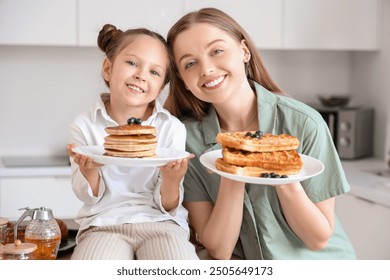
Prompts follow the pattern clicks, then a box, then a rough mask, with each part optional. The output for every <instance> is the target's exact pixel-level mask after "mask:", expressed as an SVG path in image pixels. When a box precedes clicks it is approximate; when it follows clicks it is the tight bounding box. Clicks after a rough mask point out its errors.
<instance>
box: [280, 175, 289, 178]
mask: <svg viewBox="0 0 390 280" xmlns="http://www.w3.org/2000/svg"><path fill="white" fill-rule="evenodd" d="M280 178H288V176H287V175H282V176H280Z"/></svg>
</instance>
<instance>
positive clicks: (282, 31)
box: [0, 0, 383, 50]
mask: <svg viewBox="0 0 390 280" xmlns="http://www.w3.org/2000/svg"><path fill="white" fill-rule="evenodd" d="M382 1H383V0H273V1H269V0H243V1H224V0H214V1H209V0H197V1H193V0H169V1H168V0H165V1H156V0H144V1H135V0H113V1H107V0H68V1H65V0H35V1H30V0H2V1H0V45H40V46H92V47H96V39H97V35H98V33H99V31H100V30H101V28H102V27H103V25H104V24H106V23H111V24H113V25H115V26H117V27H118V28H120V29H122V30H126V29H128V28H134V27H146V28H149V29H152V30H154V31H157V32H159V33H161V34H162V35H163V36H164V37H165V36H166V34H167V32H168V30H169V28H170V27H171V26H172V25H173V23H175V22H176V21H177V20H178V19H179V18H180V17H181V16H182V15H184V14H185V13H187V12H189V11H193V10H196V9H199V8H203V7H210V6H212V7H216V8H219V9H221V10H223V11H225V12H227V13H228V14H229V15H231V16H232V17H233V18H234V19H236V20H237V21H238V23H240V25H242V26H243V27H244V29H245V30H246V31H247V32H248V33H249V35H250V36H251V38H252V39H253V41H254V42H255V44H256V46H258V48H259V49H275V50H283V49H287V50H289V49H300V50H301V49H312V50H377V49H379V43H380V42H379V33H380V32H379V31H380V29H379V25H380V21H381V5H382Z"/></svg>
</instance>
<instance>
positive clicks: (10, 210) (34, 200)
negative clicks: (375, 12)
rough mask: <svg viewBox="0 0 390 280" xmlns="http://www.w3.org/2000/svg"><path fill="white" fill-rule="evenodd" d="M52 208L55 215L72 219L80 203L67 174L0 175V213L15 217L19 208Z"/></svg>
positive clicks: (3, 215) (18, 212)
mask: <svg viewBox="0 0 390 280" xmlns="http://www.w3.org/2000/svg"><path fill="white" fill-rule="evenodd" d="M41 206H45V207H47V208H51V209H52V211H53V214H54V216H55V217H56V218H60V219H72V218H74V216H75V215H76V213H77V211H78V210H79V209H80V207H81V206H82V203H81V201H79V200H78V199H77V198H76V196H75V195H74V193H73V191H72V185H71V179H70V176H69V177H68V176H66V177H46V176H42V177H21V178H1V179H0V216H1V217H6V218H8V219H9V220H15V219H17V218H19V216H20V215H21V214H22V213H23V211H19V209H20V208H24V207H30V208H37V207H41Z"/></svg>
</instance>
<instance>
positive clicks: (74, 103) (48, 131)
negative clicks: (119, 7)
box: [0, 46, 351, 156]
mask: <svg viewBox="0 0 390 280" xmlns="http://www.w3.org/2000/svg"><path fill="white" fill-rule="evenodd" d="M262 55H263V57H264V60H265V63H266V65H267V67H268V68H269V70H270V72H271V74H272V75H273V77H274V78H275V80H276V81H277V83H278V84H279V85H280V86H281V87H282V88H283V89H284V90H285V91H286V92H288V93H289V94H291V95H292V96H294V97H295V98H297V99H299V100H302V101H305V102H306V101H308V102H312V101H314V102H315V101H316V94H317V93H321V92H333V93H339V92H342V93H344V92H350V88H351V86H350V72H351V70H350V65H351V55H350V53H348V52H337V51H311V52H310V51H264V52H263V53H262ZM102 59H103V56H102V53H101V52H100V51H99V50H98V49H97V48H75V47H52V48H51V47H12V46H7V47H5V46H1V47H0V104H1V110H0V133H1V137H0V156H5V155H51V154H63V153H65V145H66V143H67V126H68V124H69V123H70V122H71V121H72V119H73V118H74V117H75V116H76V115H78V114H79V113H81V112H83V111H86V110H89V108H90V107H91V106H92V104H93V103H94V102H95V99H96V97H97V95H98V94H99V93H100V92H102V91H105V90H106V87H105V85H104V82H103V80H102V78H101V75H100V73H101V72H100V68H101V61H102Z"/></svg>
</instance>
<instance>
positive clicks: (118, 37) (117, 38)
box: [97, 24, 174, 87]
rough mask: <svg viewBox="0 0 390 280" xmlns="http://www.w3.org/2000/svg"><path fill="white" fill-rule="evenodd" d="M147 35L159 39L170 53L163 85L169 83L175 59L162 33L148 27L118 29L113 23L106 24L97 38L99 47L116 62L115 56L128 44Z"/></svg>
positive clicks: (107, 83)
mask: <svg viewBox="0 0 390 280" xmlns="http://www.w3.org/2000/svg"><path fill="white" fill-rule="evenodd" d="M140 35H146V36H149V37H152V38H154V39H157V40H159V41H160V42H161V43H162V44H163V45H164V47H165V49H166V51H167V55H168V61H169V64H168V65H167V71H166V74H165V77H164V84H163V87H164V86H165V85H166V84H167V83H169V81H170V80H171V78H172V76H173V75H172V73H173V65H174V60H173V56H172V53H171V51H170V48H169V47H168V45H167V42H166V41H165V39H164V37H162V36H161V35H160V34H158V33H156V32H154V31H151V30H148V29H146V28H134V29H129V30H126V31H122V30H120V29H117V28H116V27H115V26H114V25H112V24H105V25H104V26H103V28H102V30H100V32H99V36H98V38H97V44H98V47H99V48H100V49H101V50H102V51H103V52H104V53H105V54H106V56H107V58H108V59H109V60H110V61H111V62H112V63H114V60H115V57H116V56H117V54H118V53H120V52H121V51H122V50H123V49H124V48H125V47H126V46H127V45H128V44H130V43H131V42H133V41H134V40H135V39H136V38H137V37H138V36H140ZM104 81H105V83H106V85H107V86H108V87H110V85H109V82H108V81H106V80H104Z"/></svg>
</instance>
